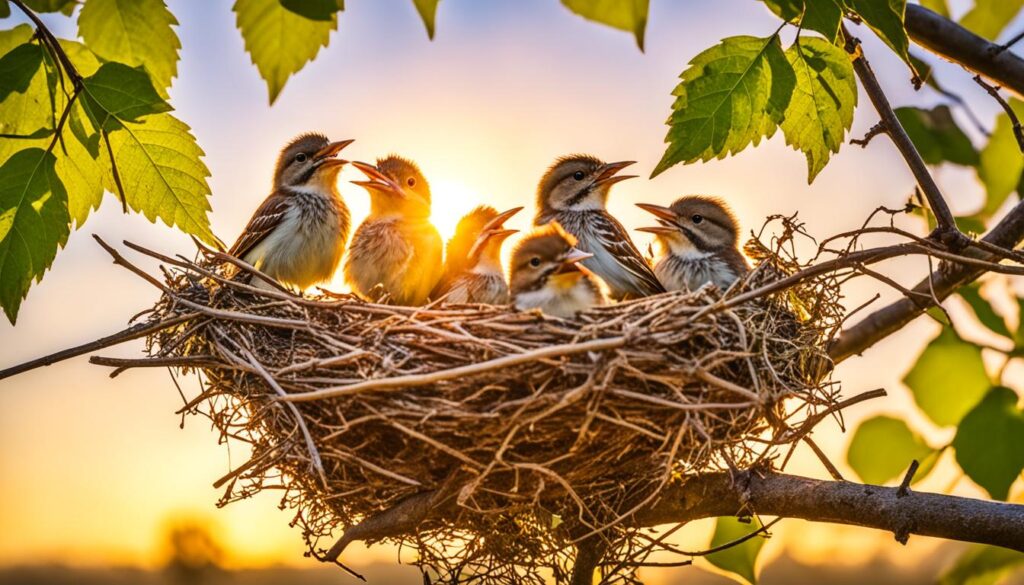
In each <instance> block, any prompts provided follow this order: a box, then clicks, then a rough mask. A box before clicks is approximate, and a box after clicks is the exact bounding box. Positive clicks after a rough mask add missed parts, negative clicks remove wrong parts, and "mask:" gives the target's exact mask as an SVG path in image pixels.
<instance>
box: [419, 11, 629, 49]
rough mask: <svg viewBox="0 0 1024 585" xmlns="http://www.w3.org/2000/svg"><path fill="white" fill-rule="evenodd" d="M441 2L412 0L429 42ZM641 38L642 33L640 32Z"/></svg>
mask: <svg viewBox="0 0 1024 585" xmlns="http://www.w3.org/2000/svg"><path fill="white" fill-rule="evenodd" d="M440 1H441V0H412V3H413V4H414V5H416V12H419V13H420V18H422V19H423V25H424V26H426V27H427V37H428V38H430V40H434V25H435V24H436V22H437V4H438V3H439V2H440ZM640 34H641V38H642V37H643V33H642V32H641V33H640ZM640 48H641V49H643V42H642V41H641V45H640Z"/></svg>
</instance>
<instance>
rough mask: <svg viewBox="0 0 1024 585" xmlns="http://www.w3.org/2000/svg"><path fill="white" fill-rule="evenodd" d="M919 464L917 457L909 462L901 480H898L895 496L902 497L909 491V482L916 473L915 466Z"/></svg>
mask: <svg viewBox="0 0 1024 585" xmlns="http://www.w3.org/2000/svg"><path fill="white" fill-rule="evenodd" d="M918 466H920V463H918V461H917V459H914V460H913V461H911V462H910V467H909V468H907V474H906V475H904V476H903V481H901V482H900V488H899V489H898V490H896V497H898V498H902V497H904V496H906V495H907V494H908V493H910V482H912V481H914V474H916V473H917V468H918Z"/></svg>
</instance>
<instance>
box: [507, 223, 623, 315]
mask: <svg viewBox="0 0 1024 585" xmlns="http://www.w3.org/2000/svg"><path fill="white" fill-rule="evenodd" d="M591 257H592V254H588V253H586V252H583V251H582V250H580V249H579V248H577V247H576V238H575V237H573V236H572V234H569V233H566V232H565V230H563V229H562V227H561V226H560V225H558V223H550V224H547V225H545V226H543V227H539V228H537V229H535V230H534V231H533V232H532V233H530V235H528V236H527V237H525V238H523V240H522V241H521V242H519V245H517V246H516V249H515V251H514V252H513V253H512V267H511V275H510V278H509V281H510V284H509V287H510V289H511V292H512V302H513V304H514V305H515V306H516V308H517V309H521V310H526V309H540V310H541V311H543V312H544V313H547V314H548V315H553V316H555V317H561V318H563V319H571V318H573V317H575V316H576V314H577V313H579V312H580V311H585V310H586V309H589V308H590V307H593V306H597V305H603V304H605V302H606V300H605V297H604V292H603V291H602V289H601V285H600V282H599V280H598V278H597V277H595V276H594V274H593V273H592V272H590V271H589V270H587V269H586V268H585V267H584V266H583V265H582V262H585V261H586V260H587V259H588V258H591Z"/></svg>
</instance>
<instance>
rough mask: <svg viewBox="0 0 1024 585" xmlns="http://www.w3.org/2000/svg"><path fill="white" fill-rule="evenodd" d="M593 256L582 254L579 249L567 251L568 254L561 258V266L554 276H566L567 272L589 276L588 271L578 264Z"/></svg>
mask: <svg viewBox="0 0 1024 585" xmlns="http://www.w3.org/2000/svg"><path fill="white" fill-rule="evenodd" d="M593 257H594V255H593V254H590V253H587V252H584V251H583V250H580V249H579V248H573V249H571V250H569V253H568V254H566V255H565V257H563V258H562V265H561V266H560V267H559V268H558V272H557V273H556V274H567V273H569V272H582V273H584V274H589V273H590V271H589V270H587V269H586V268H584V267H583V266H582V265H581V264H580V262H583V261H584V260H586V259H587V258H593Z"/></svg>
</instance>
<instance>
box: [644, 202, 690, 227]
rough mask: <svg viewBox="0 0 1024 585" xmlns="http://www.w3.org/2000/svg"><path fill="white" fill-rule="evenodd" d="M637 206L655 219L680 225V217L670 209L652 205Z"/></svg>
mask: <svg viewBox="0 0 1024 585" xmlns="http://www.w3.org/2000/svg"><path fill="white" fill-rule="evenodd" d="M636 206H637V207H639V208H640V209H643V210H644V211H646V212H647V213H650V214H652V215H654V217H657V218H658V219H663V220H665V221H667V222H668V223H671V224H678V222H679V216H678V215H676V212H674V211H672V210H671V209H669V208H668V207H662V206H661V205H654V204H652V203H637V204H636Z"/></svg>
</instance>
